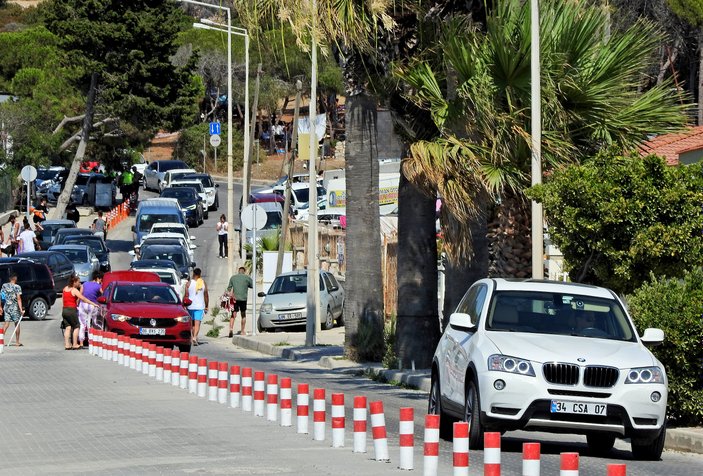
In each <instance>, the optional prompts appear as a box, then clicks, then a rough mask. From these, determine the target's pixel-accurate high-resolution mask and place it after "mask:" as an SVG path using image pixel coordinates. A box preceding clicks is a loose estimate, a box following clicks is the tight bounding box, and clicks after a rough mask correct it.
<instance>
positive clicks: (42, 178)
mask: <svg viewBox="0 0 703 476" xmlns="http://www.w3.org/2000/svg"><path fill="white" fill-rule="evenodd" d="M64 170H66V167H60V166H56V167H38V168H37V178H35V179H34V186H35V187H36V189H39V187H41V186H42V184H43V183H44V182H47V181H50V180H54V179H55V178H56V176H57V175H58V174H59V173H60V172H62V171H64Z"/></svg>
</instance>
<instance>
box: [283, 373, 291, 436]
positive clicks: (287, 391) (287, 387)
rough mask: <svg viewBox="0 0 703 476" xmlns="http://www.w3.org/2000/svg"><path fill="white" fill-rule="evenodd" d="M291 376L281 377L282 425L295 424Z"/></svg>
mask: <svg viewBox="0 0 703 476" xmlns="http://www.w3.org/2000/svg"><path fill="white" fill-rule="evenodd" d="M291 386H292V381H291V379H290V377H283V378H282V379H281V388H280V400H281V426H292V425H293V390H292V389H291Z"/></svg>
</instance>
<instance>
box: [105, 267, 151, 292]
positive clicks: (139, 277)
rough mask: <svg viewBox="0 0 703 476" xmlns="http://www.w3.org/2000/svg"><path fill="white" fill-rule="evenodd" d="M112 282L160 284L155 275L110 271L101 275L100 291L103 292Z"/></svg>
mask: <svg viewBox="0 0 703 476" xmlns="http://www.w3.org/2000/svg"><path fill="white" fill-rule="evenodd" d="M113 281H127V282H130V283H160V282H161V279H160V278H159V276H158V275H157V274H156V273H142V272H136V271H132V270H120V271H110V272H109V273H105V274H104V275H103V282H102V285H101V286H100V289H101V291H103V292H105V290H106V289H107V287H108V286H109V285H110V283H112V282H113Z"/></svg>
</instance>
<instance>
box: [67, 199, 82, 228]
mask: <svg viewBox="0 0 703 476" xmlns="http://www.w3.org/2000/svg"><path fill="white" fill-rule="evenodd" d="M80 218H81V214H80V212H79V211H78V208H77V207H76V204H75V203H73V202H71V203H69V204H68V206H67V207H66V219H67V220H73V222H74V223H75V224H76V226H78V220H80Z"/></svg>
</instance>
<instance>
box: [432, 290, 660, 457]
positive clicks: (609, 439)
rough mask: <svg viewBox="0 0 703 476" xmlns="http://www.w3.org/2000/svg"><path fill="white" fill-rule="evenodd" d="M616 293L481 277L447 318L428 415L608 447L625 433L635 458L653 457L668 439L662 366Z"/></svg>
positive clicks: (598, 449)
mask: <svg viewBox="0 0 703 476" xmlns="http://www.w3.org/2000/svg"><path fill="white" fill-rule="evenodd" d="M663 339H664V332H663V331H662V330H660V329H646V330H645V331H644V335H643V336H642V337H641V338H640V337H638V335H637V332H636V330H635V327H634V325H633V324H632V320H631V319H630V317H629V315H628V314H627V311H626V309H625V306H624V305H623V303H622V302H621V301H620V299H619V298H618V297H617V296H616V295H615V293H613V292H612V291H610V290H608V289H605V288H599V287H595V286H588V285H581V284H571V283H564V282H557V281H553V282H552V281H537V280H534V281H533V280H524V281H520V280H506V279H483V280H480V281H477V282H476V283H475V284H474V285H473V286H471V288H470V289H469V290H468V291H467V293H466V295H465V296H464V297H463V299H462V300H461V302H460V303H459V305H458V306H457V309H456V312H455V313H454V314H452V315H451V316H450V318H449V325H448V326H447V328H446V329H445V331H444V334H443V335H442V337H441V339H440V341H439V344H438V345H437V350H436V351H435V354H434V361H433V364H432V388H431V391H430V397H429V405H428V412H429V413H432V414H438V415H441V417H440V422H441V425H442V432H443V433H444V434H447V435H448V434H449V431H450V428H451V421H452V418H460V419H462V420H465V421H468V422H469V423H470V435H469V443H470V447H471V448H473V449H479V448H481V447H482V445H483V432H484V431H508V430H521V429H525V430H539V431H551V432H559V433H577V434H583V435H586V438H587V442H588V446H589V449H590V450H591V451H592V452H594V453H597V454H605V453H607V452H609V451H610V449H611V448H612V447H613V444H614V442H615V438H616V437H621V438H630V439H631V442H632V452H633V456H634V457H635V458H637V459H647V460H658V459H659V458H660V456H661V453H662V450H663V447H664V440H665V438H666V402H667V395H668V391H667V379H666V373H665V370H664V366H663V365H662V363H661V362H659V361H658V360H657V359H656V358H655V357H654V355H652V353H651V352H650V351H649V350H648V349H647V348H646V347H645V344H648V345H657V344H660V343H661V342H662V341H663Z"/></svg>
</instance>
